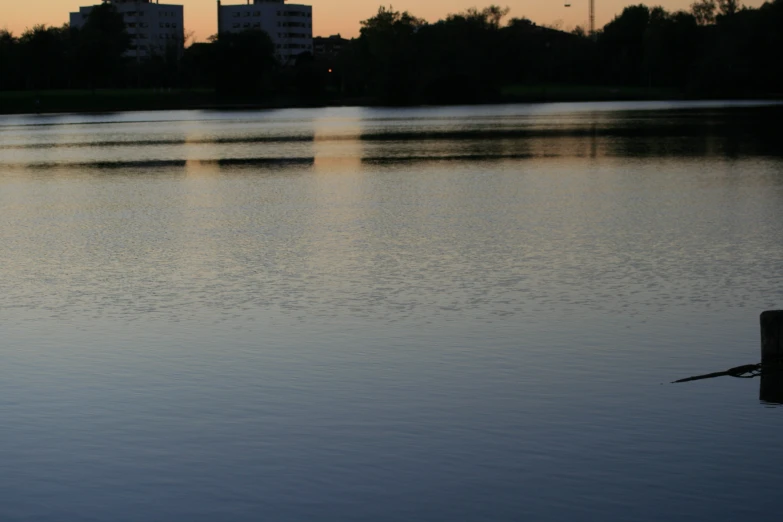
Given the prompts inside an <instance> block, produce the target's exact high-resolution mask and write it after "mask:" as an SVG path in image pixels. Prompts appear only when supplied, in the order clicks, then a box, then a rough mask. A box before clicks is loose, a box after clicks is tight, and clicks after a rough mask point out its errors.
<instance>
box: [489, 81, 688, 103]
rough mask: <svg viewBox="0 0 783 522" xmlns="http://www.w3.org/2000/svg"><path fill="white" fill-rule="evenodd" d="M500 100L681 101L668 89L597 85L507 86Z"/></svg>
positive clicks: (677, 93) (675, 92) (673, 91)
mask: <svg viewBox="0 0 783 522" xmlns="http://www.w3.org/2000/svg"><path fill="white" fill-rule="evenodd" d="M501 97H502V98H503V99H504V100H506V101H511V102H520V103H524V102H531V103H532V102H579V101H630V100H672V99H677V98H682V96H681V94H680V93H679V92H677V91H675V90H671V89H654V88H646V87H613V86H600V85H508V86H506V87H504V88H503V89H502V90H501Z"/></svg>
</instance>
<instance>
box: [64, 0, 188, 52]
mask: <svg viewBox="0 0 783 522" xmlns="http://www.w3.org/2000/svg"><path fill="white" fill-rule="evenodd" d="M109 3H111V4H112V5H114V6H115V7H116V8H117V12H118V13H120V14H121V15H122V17H123V18H124V20H125V30H126V31H127V32H128V35H129V36H130V37H131V46H130V49H129V50H128V51H126V53H125V55H126V56H128V57H133V58H136V59H142V58H146V57H149V56H152V55H156V54H157V55H164V54H166V53H167V52H169V51H170V50H174V51H176V53H177V56H182V53H183V52H184V49H185V14H184V8H183V6H181V5H169V4H160V3H157V2H154V3H153V2H151V1H150V0H109ZM94 7H95V6H87V7H80V8H79V11H78V12H77V13H71V27H76V28H81V27H82V26H83V25H84V23H85V22H86V21H87V17H88V16H89V15H90V12H91V11H92V10H93V8H94Z"/></svg>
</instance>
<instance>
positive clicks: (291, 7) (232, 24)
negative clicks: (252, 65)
mask: <svg viewBox="0 0 783 522" xmlns="http://www.w3.org/2000/svg"><path fill="white" fill-rule="evenodd" d="M249 30H261V31H265V32H266V33H267V34H268V35H269V37H270V38H271V39H272V43H274V45H275V53H276V55H277V59H278V60H280V62H281V63H292V62H293V61H294V60H295V59H296V56H297V55H299V54H302V53H312V52H313V8H312V6H309V5H300V4H286V3H285V0H253V2H252V3H251V2H250V0H248V3H246V4H236V5H223V4H222V2H221V1H220V0H218V35H220V34H222V33H239V32H242V31H249Z"/></svg>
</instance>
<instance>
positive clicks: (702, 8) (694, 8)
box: [691, 0, 718, 25]
mask: <svg viewBox="0 0 783 522" xmlns="http://www.w3.org/2000/svg"><path fill="white" fill-rule="evenodd" d="M717 8H718V5H717V4H716V3H715V0H699V1H698V2H694V3H692V4H691V13H692V14H693V16H694V17H695V18H696V23H698V24H699V25H711V24H714V23H715V10H716V9H717Z"/></svg>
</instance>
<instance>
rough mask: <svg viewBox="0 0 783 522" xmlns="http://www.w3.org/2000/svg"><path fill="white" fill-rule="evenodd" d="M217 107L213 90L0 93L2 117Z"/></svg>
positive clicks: (102, 90) (101, 90) (104, 90)
mask: <svg viewBox="0 0 783 522" xmlns="http://www.w3.org/2000/svg"><path fill="white" fill-rule="evenodd" d="M214 103H215V94H214V92H213V91H210V90H173V89H172V90H159V89H118V90H111V89H100V90H96V91H88V90H74V91H17V92H0V114H30V113H37V112H39V113H53V112H115V111H139V110H176V109H188V108H193V107H199V106H208V105H210V104H214Z"/></svg>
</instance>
